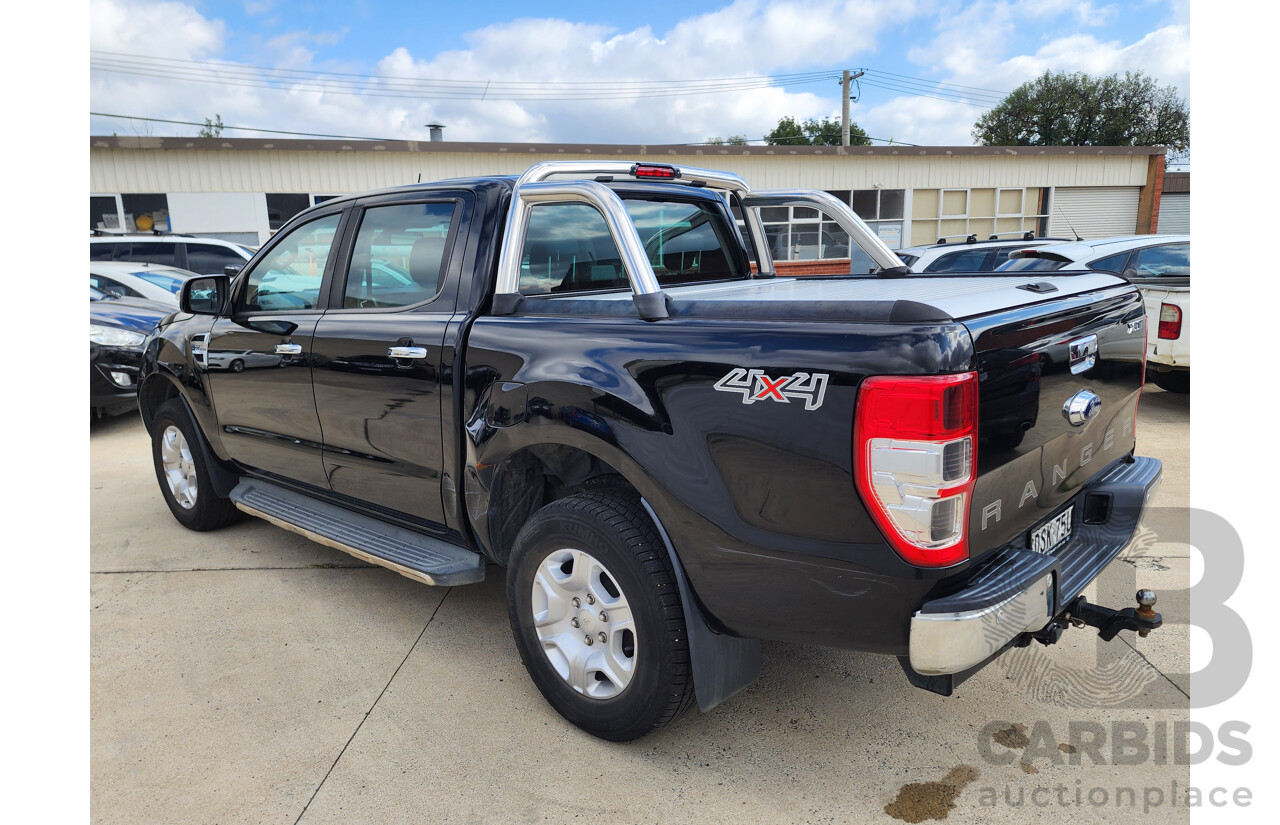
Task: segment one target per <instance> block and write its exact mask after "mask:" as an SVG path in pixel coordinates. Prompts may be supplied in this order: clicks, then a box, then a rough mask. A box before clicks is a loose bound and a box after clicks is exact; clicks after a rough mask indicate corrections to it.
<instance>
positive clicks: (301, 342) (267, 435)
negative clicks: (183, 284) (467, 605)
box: [204, 212, 342, 489]
mask: <svg viewBox="0 0 1280 825" xmlns="http://www.w3.org/2000/svg"><path fill="white" fill-rule="evenodd" d="M341 216H342V213H341V212H334V213H332V214H329V215H325V216H323V217H319V218H316V219H314V220H312V221H308V222H307V223H304V224H301V225H299V226H297V227H295V228H294V229H292V230H290V231H289V232H288V234H286V235H283V236H282V237H280V238H279V239H278V240H277V241H276V242H274V243H273V244H272V245H271V246H270V248H269V249H268V250H267V251H266V254H265V255H262V256H259V257H258V259H257V261H256V262H255V263H254V265H253V267H252V269H251V270H250V271H248V272H247V273H245V275H244V276H243V278H242V279H241V281H240V283H239V284H238V286H237V289H236V290H235V295H234V297H233V304H232V308H233V311H232V314H231V316H230V317H222V318H218V319H217V320H216V321H215V322H214V324H213V328H212V330H211V331H210V333H209V340H208V342H207V344H206V353H205V356H204V362H205V363H204V370H205V373H206V380H207V382H208V387H209V392H210V395H212V397H213V403H214V407H215V409H216V411H217V415H218V424H219V426H220V427H221V429H222V432H221V437H222V443H223V444H224V445H225V447H226V449H227V451H228V452H229V453H230V454H231V457H232V458H233V459H235V460H236V461H238V462H240V463H241V464H244V465H245V466H247V467H252V468H254V469H257V470H260V471H263V472H266V473H270V474H273V475H276V476H280V477H282V478H285V479H288V480H291V481H296V482H301V483H303V484H309V485H312V486H315V487H320V488H322V489H323V488H327V487H328V485H327V483H326V481H325V472H324V464H323V462H322V460H321V445H322V442H323V440H324V439H323V437H322V435H321V431H320V421H319V418H318V417H317V416H316V405H315V397H314V395H313V394H312V390H311V372H312V370H311V359H312V349H311V345H312V339H313V335H314V333H315V328H316V322H317V321H319V320H320V315H321V312H322V308H321V307H322V301H321V296H322V295H324V294H325V292H324V291H323V289H322V287H323V286H325V285H326V284H327V283H328V281H327V278H328V277H331V276H329V275H328V274H327V270H329V269H331V268H332V257H333V256H332V254H331V253H332V250H333V246H334V239H335V238H336V237H337V234H338V227H339V223H340V221H341Z"/></svg>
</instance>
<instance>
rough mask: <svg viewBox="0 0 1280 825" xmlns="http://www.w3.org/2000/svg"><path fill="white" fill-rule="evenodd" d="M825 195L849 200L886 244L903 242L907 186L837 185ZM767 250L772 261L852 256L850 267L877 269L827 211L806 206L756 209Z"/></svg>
mask: <svg viewBox="0 0 1280 825" xmlns="http://www.w3.org/2000/svg"><path fill="white" fill-rule="evenodd" d="M827 194H829V195H831V196H832V197H834V198H836V199H837V200H839V201H840V202H841V203H844V204H848V205H850V206H851V207H852V208H853V211H855V212H857V213H858V216H859V217H860V218H862V219H863V220H864V221H866V223H867V225H868V226H869V227H870V228H871V230H872V231H873V232H875V233H876V234H877V235H878V236H879V237H880V240H882V241H884V242H885V244H886V245H888V246H889V248H890V249H900V248H901V247H902V210H903V203H904V201H905V195H906V192H905V190H902V189H858V190H848V189H844V190H836V191H834V192H828V193H827ZM760 220H761V221H762V222H763V223H764V232H765V237H766V238H767V239H768V242H769V252H770V254H771V255H772V256H773V259H774V260H775V261H813V260H831V259H836V260H841V259H844V258H849V257H850V256H851V255H852V256H853V258H855V259H856V260H855V261H854V266H853V271H855V272H861V271H863V270H870V269H873V268H875V262H874V261H872V260H871V258H870V257H869V256H868V255H867V254H866V253H864V252H863V251H862V250H861V249H859V248H857V247H856V246H852V245H851V244H850V243H849V234H848V233H847V232H845V231H844V230H843V229H842V228H841V227H840V224H838V223H836V222H835V221H834V220H832V219H831V217H830V216H829V215H827V214H826V213H825V212H820V211H819V210H817V209H812V208H809V207H804V206H771V207H765V208H762V209H761V210H760Z"/></svg>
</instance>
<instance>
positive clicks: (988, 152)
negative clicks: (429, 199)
mask: <svg viewBox="0 0 1280 825" xmlns="http://www.w3.org/2000/svg"><path fill="white" fill-rule="evenodd" d="M89 148H91V149H150V150H156V149H159V150H164V149H188V150H190V149H202V150H206V151H232V152H235V151H241V152H246V151H253V152H260V151H281V152H423V153H435V152H443V153H454V152H470V153H479V154H485V153H491V154H504V155H530V154H537V155H548V154H552V155H553V154H558V153H564V154H576V155H583V154H592V155H594V154H598V155H602V156H618V157H628V158H630V157H653V156H691V157H722V156H726V155H730V156H755V157H767V156H770V155H777V156H824V157H827V156H831V155H850V156H867V155H871V156H881V157H885V156H904V157H910V156H916V155H977V156H988V157H989V156H1010V157H1027V156H1032V157H1035V156H1046V155H1163V154H1164V153H1165V148H1164V147H1163V146H843V147H842V146H687V145H683V144H658V145H648V144H612V143H464V142H454V141H422V140H320V139H316V140H312V139H298V138H285V139H279V138H195V137H191V138H188V137H137V136H127V137H126V136H119V137H117V136H109V135H108V136H91V137H90V138H89ZM1171 174H1177V173H1171ZM1170 177H1171V175H1166V176H1165V191H1169V189H1168V180H1169V178H1170Z"/></svg>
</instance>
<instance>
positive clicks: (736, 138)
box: [707, 135, 747, 146]
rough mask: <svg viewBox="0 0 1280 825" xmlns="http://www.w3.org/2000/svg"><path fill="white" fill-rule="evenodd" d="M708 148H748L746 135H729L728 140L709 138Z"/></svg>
mask: <svg viewBox="0 0 1280 825" xmlns="http://www.w3.org/2000/svg"><path fill="white" fill-rule="evenodd" d="M707 145H708V146H746V145H747V136H746V135H729V136H728V137H727V138H722V137H709V138H707Z"/></svg>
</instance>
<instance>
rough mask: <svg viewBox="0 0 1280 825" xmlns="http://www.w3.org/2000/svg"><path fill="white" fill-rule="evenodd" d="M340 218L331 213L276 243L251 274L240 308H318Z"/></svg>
mask: <svg viewBox="0 0 1280 825" xmlns="http://www.w3.org/2000/svg"><path fill="white" fill-rule="evenodd" d="M340 217H341V215H337V214H335V215H327V216H325V217H323V218H318V219H316V220H314V221H310V222H308V223H304V224H303V225H301V226H299V227H297V228H296V229H294V230H293V231H292V232H290V233H289V234H288V235H286V236H285V237H284V238H283V239H281V240H280V242H279V243H277V244H276V245H275V246H273V247H272V248H271V251H270V252H268V253H267V254H266V256H265V257H263V258H262V259H260V260H259V261H258V263H257V264H256V265H255V266H254V267H253V270H252V271H251V272H250V273H249V276H248V278H249V281H248V283H247V284H246V285H245V289H244V291H243V292H242V293H241V295H240V298H239V300H238V302H237V309H238V310H240V311H242V312H289V311H296V310H306V309H315V308H316V307H318V306H319V305H320V285H321V283H322V282H323V280H324V267H325V264H326V263H327V262H328V260H329V254H330V252H331V251H332V247H333V238H334V236H335V235H336V234H337V231H338V220H339V219H340Z"/></svg>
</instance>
